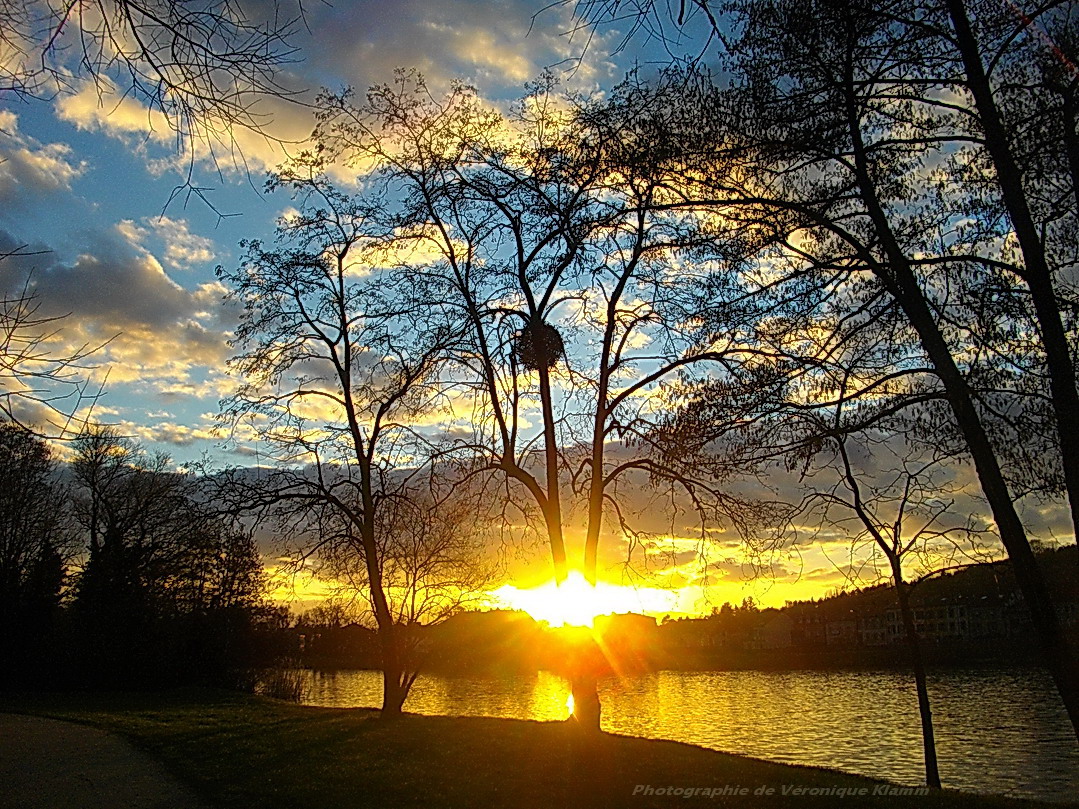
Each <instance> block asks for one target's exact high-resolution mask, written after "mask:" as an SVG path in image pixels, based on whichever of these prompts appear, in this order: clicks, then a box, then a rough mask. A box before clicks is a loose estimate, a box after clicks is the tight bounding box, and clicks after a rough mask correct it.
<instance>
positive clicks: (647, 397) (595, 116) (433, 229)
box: [317, 73, 758, 729]
mask: <svg viewBox="0 0 1079 809" xmlns="http://www.w3.org/2000/svg"><path fill="white" fill-rule="evenodd" d="M637 89H638V90H640V92H637V93H633V92H627V93H625V94H623V95H620V96H619V97H618V98H617V99H616V100H615V101H614V102H612V104H611V105H607V106H605V105H603V104H598V103H597V104H588V103H584V102H574V101H573V100H572V99H569V98H567V97H564V96H562V95H560V94H559V93H558V92H557V88H556V87H555V84H554V82H553V81H552V80H551V79H550V78H549V77H545V78H544V79H542V80H541V81H540V82H538V83H537V84H536V85H535V86H534V87H532V88H531V91H530V93H529V95H528V96H526V98H524V99H522V101H521V102H520V103H519V104H518V105H517V107H516V109H515V111H514V113H513V114H511V115H509V116H503V115H501V114H499V113H496V112H494V111H491V110H489V109H487V108H486V107H485V106H484V105H483V104H482V103H481V102H480V101H479V100H478V99H477V98H476V97H475V95H474V93H473V92H472V91H471V90H469V89H468V88H465V87H462V86H457V87H455V88H453V89H452V90H451V92H450V93H449V94H447V95H446V96H445V97H443V98H434V97H432V96H431V95H430V94H429V93H428V91H427V88H426V87H425V85H424V84H423V82H422V80H420V79H419V78H418V77H416V76H415V75H413V74H407V73H402V74H399V76H398V79H397V81H396V83H395V84H393V85H386V86H380V87H376V88H374V89H372V91H371V92H370V93H369V94H368V96H367V98H366V102H365V103H356V102H355V101H354V99H353V97H352V94H351V93H348V92H346V93H343V94H340V95H330V96H326V97H324V98H323V99H322V102H321V106H322V110H321V113H320V120H321V126H320V129H319V131H318V133H317V134H318V136H319V138H320V142H321V143H322V144H323V146H324V148H325V150H326V152H327V154H329V155H332V156H333V157H334V158H342V159H345V160H349V161H352V164H353V165H355V166H357V168H360V169H362V170H363V171H364V172H366V173H367V174H368V176H369V177H370V178H373V182H375V183H376V184H377V185H378V187H379V188H381V189H383V191H382V193H383V195H384V197H385V198H387V199H389V200H392V201H393V202H394V203H395V205H396V206H397V210H398V214H397V217H396V219H395V227H394V231H395V233H396V234H397V241H398V243H399V244H401V245H402V247H401V249H400V250H399V252H400V253H401V254H402V255H405V256H407V259H406V261H407V266H408V267H409V268H410V269H412V270H413V271H415V272H416V276H417V278H418V279H419V281H420V283H422V284H423V285H424V286H423V292H422V294H423V295H424V296H425V297H426V298H427V299H428V300H430V301H437V302H440V303H441V302H445V304H446V307H445V313H446V314H447V315H448V316H450V317H452V318H453V320H452V321H451V322H452V323H454V324H455V325H454V327H453V328H454V329H455V330H459V331H460V333H461V334H462V339H461V341H460V343H459V345H458V347H457V351H456V353H455V357H454V360H455V362H454V369H455V378H456V379H457V380H458V381H459V382H460V383H461V385H462V386H463V389H464V390H467V391H468V392H469V398H468V399H467V402H468V407H470V408H472V414H473V415H472V424H473V427H474V430H473V432H472V435H471V436H469V437H468V438H459V439H456V440H454V441H452V442H451V449H452V451H453V453H454V454H455V455H456V457H457V458H459V459H460V460H461V461H462V463H464V464H465V465H466V466H470V467H471V470H472V471H471V473H470V475H471V476H472V477H477V476H484V477H490V478H494V479H497V480H501V481H505V483H506V484H507V485H506V489H507V497H506V501H507V504H510V503H512V504H514V505H516V504H517V503H518V502H519V501H520V500H519V498H518V497H517V496H516V494H515V493H514V492H515V491H516V492H520V493H522V494H524V495H525V497H524V498H523V500H524V502H525V503H529V502H531V503H532V504H533V505H534V506H535V509H536V510H537V511H538V512H539V514H540V517H541V522H542V533H543V534H544V535H545V538H546V540H547V543H548V545H549V547H550V550H551V560H552V563H553V567H554V575H555V580H556V582H562V581H563V580H564V579H565V577H566V575H567V571H568V570H569V567H570V565H569V561H568V558H567V551H566V544H565V539H564V531H565V524H566V521H567V519H568V518H569V513H570V510H569V508H568V507H567V506H568V505H569V504H571V503H572V502H573V501H571V500H570V495H571V494H576V495H578V496H579V499H578V500H577V504H579V505H581V507H582V510H583V512H584V514H585V521H586V530H585V541H584V548H583V555H582V564H581V566H580V570H581V571H582V573H583V574H584V576H585V577H586V579H588V580H589V581H591V582H593V583H594V582H595V581H596V578H597V564H598V557H599V544H600V540H601V537H602V536H603V535H604V532H605V520H608V519H610V517H611V516H612V515H613V517H614V522H615V524H616V525H617V526H618V528H620V529H622V530H626V529H627V528H628V521H627V519H626V518H627V514H628V511H627V509H626V505H627V501H628V500H630V499H631V498H632V497H633V496H634V495H636V494H638V493H639V491H640V487H641V486H642V485H645V486H646V485H649V484H653V485H663V486H670V487H673V488H675V489H678V490H680V491H681V492H682V493H683V494H684V495H685V497H686V499H687V501H688V502H690V503H691V504H692V505H691V507H692V508H693V509H694V510H695V511H696V512H697V513H698V514H699V515H700V518H701V522H702V534H704V533H705V531H704V528H703V526H706V525H710V524H713V523H714V522H716V521H720V520H722V521H727V522H730V523H733V524H734V525H735V526H736V527H745V526H746V525H748V524H751V523H752V521H753V519H754V517H755V516H756V514H757V512H758V509H757V508H756V507H755V505H754V504H752V503H751V502H750V501H749V500H747V499H746V498H739V497H737V496H735V495H733V494H731V493H729V492H728V491H726V490H725V489H724V488H723V486H722V485H721V484H722V482H723V480H724V478H725V476H726V477H729V476H730V475H731V474H732V473H733V470H734V469H735V468H737V467H738V465H739V464H738V463H737V462H736V461H734V460H731V461H730V462H729V463H728V464H727V465H726V466H724V465H723V464H721V463H718V462H716V461H715V456H714V455H713V456H712V461H713V462H712V464H711V465H703V464H694V463H692V461H691V460H690V459H689V458H688V457H686V456H681V457H680V456H679V455H678V454H677V453H675V452H670V451H667V447H666V446H665V444H664V442H665V440H666V439H668V438H669V437H670V436H669V434H668V433H667V432H665V431H664V430H662V429H661V428H660V426H661V424H662V422H663V421H664V412H665V408H666V407H667V406H668V405H669V401H668V397H669V396H671V395H674V392H675V391H676V390H677V389H678V382H679V380H680V379H681V378H682V376H681V375H685V374H688V373H690V372H695V371H696V370H697V369H699V368H703V367H705V366H710V367H711V372H712V373H714V374H717V375H719V376H725V377H727V378H728V381H729V389H730V392H731V393H732V398H733V396H734V394H736V392H737V390H739V389H740V381H741V380H737V377H738V369H739V368H740V367H742V366H745V365H746V364H748V363H750V362H752V361H753V354H754V352H753V351H749V352H747V351H745V350H743V348H742V345H741V342H740V340H739V338H738V336H737V335H736V334H735V333H734V332H731V333H727V334H716V333H712V332H708V331H707V328H706V326H705V325H704V320H703V317H702V312H703V309H702V307H703V306H704V305H706V304H707V303H709V302H710V299H709V297H708V296H707V295H705V294H703V293H702V290H703V289H704V285H703V284H702V280H703V279H704V278H705V277H710V276H720V275H723V274H725V273H727V272H729V270H730V268H731V267H732V266H733V265H734V264H735V263H736V260H737V257H738V256H740V255H741V251H742V250H744V242H746V241H749V240H751V239H752V234H751V233H749V232H746V233H733V232H730V231H728V230H727V229H725V228H722V227H715V226H712V227H709V226H708V225H707V224H706V223H705V222H704V221H702V219H701V218H700V217H697V216H695V215H694V213H695V212H693V211H691V210H689V209H688V207H687V206H682V207H681V208H680V209H679V210H678V211H676V212H674V213H670V212H668V209H667V208H666V203H668V202H669V201H670V197H669V194H668V192H667V190H666V189H667V186H668V185H673V184H677V183H678V179H677V177H676V176H675V175H676V173H677V171H678V170H679V169H680V168H681V165H680V164H679V165H673V164H670V163H668V162H666V161H665V160H664V157H665V154H666V153H665V152H656V151H655V150H654V149H653V148H652V147H653V143H652V142H651V141H650V139H649V135H650V128H651V126H652V125H651V124H649V123H648V122H645V123H642V122H641V121H637V122H636V124H630V123H626V122H627V121H628V120H629V119H630V116H629V115H628V114H626V113H625V108H628V107H632V108H633V109H634V111H636V112H639V111H641V110H650V111H651V114H653V115H655V116H658V117H663V116H670V115H674V116H676V115H678V114H679V110H680V107H678V106H677V105H676V104H673V103H671V101H672V99H671V98H670V97H667V98H664V97H661V96H659V95H656V94H651V95H650V94H648V93H646V92H644V90H643V89H642V88H637ZM650 105H651V106H650ZM615 108H617V109H615ZM713 168H715V167H713ZM717 170H719V171H722V169H717ZM713 224H714V223H713ZM406 246H408V249H406ZM700 373H702V374H703V373H708V372H706V371H700ZM747 376H750V375H748V374H747ZM531 413H536V414H538V424H535V426H534V428H532V429H530V428H529V427H528V421H530V420H531V419H532V418H533V417H532V415H531ZM612 446H616V447H617V450H618V451H613V450H612V449H611V448H612ZM702 457H703V456H702ZM511 484H512V486H511ZM514 487H518V488H514ZM620 487H621V488H620ZM629 492H632V493H633V494H629ZM573 679H574V682H573V690H574V696H575V713H576V716H577V718H578V719H579V720H580V722H581V724H582V726H585V727H589V728H592V729H598V727H599V703H598V699H597V698H596V694H595V677H594V675H590V674H588V673H587V672H581V673H580V674H579V676H575V677H574V678H573Z"/></svg>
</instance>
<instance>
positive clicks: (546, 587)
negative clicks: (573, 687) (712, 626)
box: [491, 570, 678, 626]
mask: <svg viewBox="0 0 1079 809" xmlns="http://www.w3.org/2000/svg"><path fill="white" fill-rule="evenodd" d="M491 595H492V596H493V597H494V601H495V604H496V605H497V606H500V607H505V608H508V609H516V610H522V611H523V612H527V613H528V614H529V615H531V616H532V617H533V618H535V619H536V620H537V621H545V622H547V623H548V624H550V625H551V626H592V623H593V621H594V620H595V619H596V617H597V616H599V615H611V614H613V613H623V612H640V613H651V614H662V613H667V612H672V611H675V610H677V604H678V593H677V592H676V591H674V590H661V589H658V588H654V587H639V588H637V587H626V586H623V585H619V584H610V583H608V582H604V581H600V582H597V583H596V585H595V586H594V587H593V586H592V585H590V584H589V583H588V581H587V579H585V577H584V576H583V575H582V574H581V573H580V571H577V570H573V571H570V574H569V576H567V577H566V580H565V581H564V582H562V584H561V585H558V584H555V582H554V581H549V582H546V583H545V584H542V585H540V586H538V587H530V588H519V587H516V586H514V585H512V584H506V585H503V586H502V587H499V588H498V589H497V590H495V591H493V592H492V593H491Z"/></svg>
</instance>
